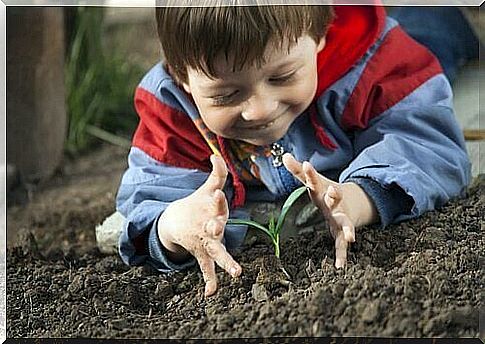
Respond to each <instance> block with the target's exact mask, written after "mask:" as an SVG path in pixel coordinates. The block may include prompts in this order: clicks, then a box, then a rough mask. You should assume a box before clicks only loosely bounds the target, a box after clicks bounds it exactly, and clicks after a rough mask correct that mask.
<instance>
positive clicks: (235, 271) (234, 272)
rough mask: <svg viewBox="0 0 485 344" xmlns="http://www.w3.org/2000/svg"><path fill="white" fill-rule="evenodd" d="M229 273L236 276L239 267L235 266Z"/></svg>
mask: <svg viewBox="0 0 485 344" xmlns="http://www.w3.org/2000/svg"><path fill="white" fill-rule="evenodd" d="M229 273H230V274H231V276H232V277H236V275H237V269H236V268H235V267H234V266H233V267H232V268H231V269H230V270H229Z"/></svg>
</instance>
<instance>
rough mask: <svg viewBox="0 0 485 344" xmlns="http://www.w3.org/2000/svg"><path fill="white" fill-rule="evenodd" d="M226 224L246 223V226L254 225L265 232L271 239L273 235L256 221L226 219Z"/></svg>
mask: <svg viewBox="0 0 485 344" xmlns="http://www.w3.org/2000/svg"><path fill="white" fill-rule="evenodd" d="M227 224H228V225H247V226H253V227H256V228H257V229H259V230H261V231H263V232H264V233H266V235H267V236H269V237H270V239H271V240H273V235H272V234H271V232H270V231H269V230H268V229H267V228H266V227H264V226H263V225H261V224H259V223H257V222H256V221H251V220H242V219H228V220H227Z"/></svg>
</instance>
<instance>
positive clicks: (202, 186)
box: [117, 6, 470, 296]
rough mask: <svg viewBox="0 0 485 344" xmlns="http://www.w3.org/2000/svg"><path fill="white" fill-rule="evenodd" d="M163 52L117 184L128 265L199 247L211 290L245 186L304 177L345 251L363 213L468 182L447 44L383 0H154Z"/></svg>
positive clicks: (411, 206) (232, 269) (435, 196)
mask: <svg viewBox="0 0 485 344" xmlns="http://www.w3.org/2000/svg"><path fill="white" fill-rule="evenodd" d="M156 15H157V24H158V33H159V37H160V40H161V43H162V48H163V51H164V54H165V63H163V64H158V65H156V66H155V67H154V68H153V69H152V70H151V71H150V72H149V73H148V74H147V75H146V76H145V78H144V79H143V80H142V82H141V84H140V85H139V87H138V89H137V90H136V95H135V106H136V109H137V111H138V114H139V116H140V123H139V127H138V129H137V131H136V133H135V135H134V138H133V147H132V149H131V151H130V153H129V157H128V159H129V168H128V170H127V171H126V173H125V174H124V176H123V179H122V182H121V186H120V189H119V193H118V196H117V208H118V210H119V212H121V213H122V214H123V215H124V216H125V217H126V225H125V227H124V228H123V231H122V234H121V237H120V242H119V251H120V254H121V257H122V259H123V260H124V261H125V262H126V263H127V264H131V265H138V264H145V263H146V264H150V265H152V266H153V267H155V268H156V269H158V270H159V271H162V272H169V271H173V270H181V269H184V268H186V267H188V266H190V265H192V264H194V262H195V261H197V263H198V264H199V266H200V268H201V270H202V273H203V277H204V280H205V283H206V285H205V294H206V295H207V296H208V295H211V294H213V293H214V292H215V291H216V289H217V279H216V273H215V264H217V265H219V266H220V267H221V268H223V269H224V270H226V271H227V272H228V273H230V274H231V275H232V276H233V277H236V276H239V275H240V274H241V272H242V270H241V267H240V266H239V264H238V263H237V262H236V261H235V260H234V259H233V258H232V257H231V255H230V254H229V253H228V252H227V250H226V248H229V249H230V248H233V247H237V246H238V245H240V244H241V243H242V241H243V239H244V236H245V232H246V229H245V228H244V227H243V226H235V225H227V226H226V221H227V219H228V217H231V218H247V217H248V214H247V211H245V209H244V204H245V202H247V201H273V200H277V199H281V198H285V197H286V196H287V195H288V194H289V193H290V192H291V191H293V190H294V189H295V188H296V187H298V186H300V185H301V184H304V185H306V186H307V187H308V188H309V194H310V198H311V199H312V201H313V202H314V203H315V204H316V205H317V206H318V207H319V208H320V209H321V211H322V212H323V214H324V216H325V217H326V219H327V221H328V223H329V225H330V228H331V232H332V235H333V237H334V238H335V249H336V260H335V265H336V266H337V267H341V266H343V265H344V264H345V261H346V255H347V247H348V244H349V243H351V242H353V241H354V240H355V228H358V227H361V226H364V225H367V224H371V223H375V222H379V223H380V224H381V226H382V227H385V226H387V225H388V224H390V223H395V222H398V221H402V220H405V219H410V218H413V217H416V216H419V215H421V214H422V213H423V212H425V211H427V210H431V209H434V208H436V207H439V206H441V205H442V204H444V203H445V202H447V201H448V200H449V199H450V198H451V197H454V196H457V195H459V194H460V193H461V192H462V191H463V190H464V188H465V187H466V185H467V184H468V183H469V179H470V163H469V161H468V158H467V153H466V151H465V148H464V147H465V145H464V139H463V136H462V133H461V130H460V128H459V126H458V124H457V122H456V121H455V118H454V112H453V108H452V94H451V89H450V85H449V83H448V81H447V80H446V78H445V76H444V75H443V73H442V70H441V67H440V65H439V63H438V62H437V60H436V59H435V58H434V57H433V55H432V54H430V52H429V51H428V50H427V49H425V48H424V47H423V46H421V45H419V44H418V43H416V42H415V41H413V40H412V39H411V38H409V36H407V35H406V34H405V33H404V32H403V31H402V30H401V28H399V26H398V25H397V22H396V21H394V20H392V19H391V18H387V17H386V14H385V11H384V9H383V7H379V6H334V7H330V6H260V7H245V6H237V7H231V6H226V7H189V8H180V7H172V8H169V7H163V8H157V11H156Z"/></svg>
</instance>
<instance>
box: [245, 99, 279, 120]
mask: <svg viewBox="0 0 485 344" xmlns="http://www.w3.org/2000/svg"><path fill="white" fill-rule="evenodd" d="M277 108H278V101H277V100H276V99H274V98H272V97H270V96H264V95H254V96H252V97H251V98H249V99H248V100H247V101H246V104H245V107H244V108H243V111H242V113H241V116H242V118H243V119H244V120H245V121H252V122H257V121H263V122H264V121H265V120H267V119H272V118H273V117H274V115H275V112H276V109H277Z"/></svg>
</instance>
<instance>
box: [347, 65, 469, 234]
mask: <svg viewBox="0 0 485 344" xmlns="http://www.w3.org/2000/svg"><path fill="white" fill-rule="evenodd" d="M353 141H354V151H355V153H356V156H355V158H354V160H353V161H352V162H351V163H350V165H349V166H348V167H347V168H346V169H345V170H344V171H343V172H342V174H341V176H340V181H341V182H343V181H347V180H353V181H357V183H359V179H360V180H362V179H370V180H372V181H375V182H377V183H378V184H379V185H380V186H381V188H383V189H384V190H389V191H391V190H396V188H398V190H402V191H403V192H404V193H405V194H406V195H408V196H410V197H411V198H412V203H411V207H410V208H409V209H402V212H395V217H394V218H389V216H387V218H386V216H385V214H386V209H385V208H386V207H389V206H390V204H386V202H382V201H379V200H375V204H376V207H377V210H378V211H379V214H381V220H382V219H383V218H384V219H386V222H388V223H389V222H397V221H401V220H404V219H408V218H412V217H416V216H419V215H421V214H422V213H423V212H425V211H427V210H432V209H435V208H437V207H440V206H442V205H443V204H444V203H445V202H447V201H448V200H449V199H450V198H452V197H455V196H458V195H460V194H461V193H462V192H463V191H464V189H465V187H466V186H467V185H468V183H469V181H470V162H469V159H468V155H467V152H466V148H465V142H464V138H463V134H462V131H461V129H460V127H459V125H458V123H457V122H456V119H455V116H454V111H453V107H452V93H451V88H450V85H449V83H448V81H447V80H446V78H445V77H444V75H443V74H438V75H436V76H434V77H432V78H431V79H429V80H428V81H426V82H425V83H424V84H422V85H421V86H420V87H419V88H417V89H416V90H414V91H413V92H412V93H411V94H409V95H408V96H407V97H406V98H404V99H403V100H401V101H400V102H398V103H397V104H395V105H394V106H392V107H391V108H389V109H388V110H386V111H385V112H383V113H381V114H380V115H378V116H376V117H374V118H373V119H372V120H371V121H370V123H369V126H368V127H367V128H366V129H364V130H361V131H357V132H356V133H355V136H354V140H353ZM363 183H364V184H365V183H366V182H363ZM359 184H360V183H359ZM364 189H365V190H366V187H365V186H364ZM366 191H368V193H369V190H366ZM394 192H396V191H394ZM370 193H371V194H372V191H371V192H370ZM370 196H371V198H372V195H370ZM394 199H395V201H394V205H395V204H396V202H399V198H394ZM402 202H406V200H405V199H404V198H403V199H402ZM383 215H384V216H383ZM383 222H384V221H383ZM386 224H387V223H383V225H386Z"/></svg>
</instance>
